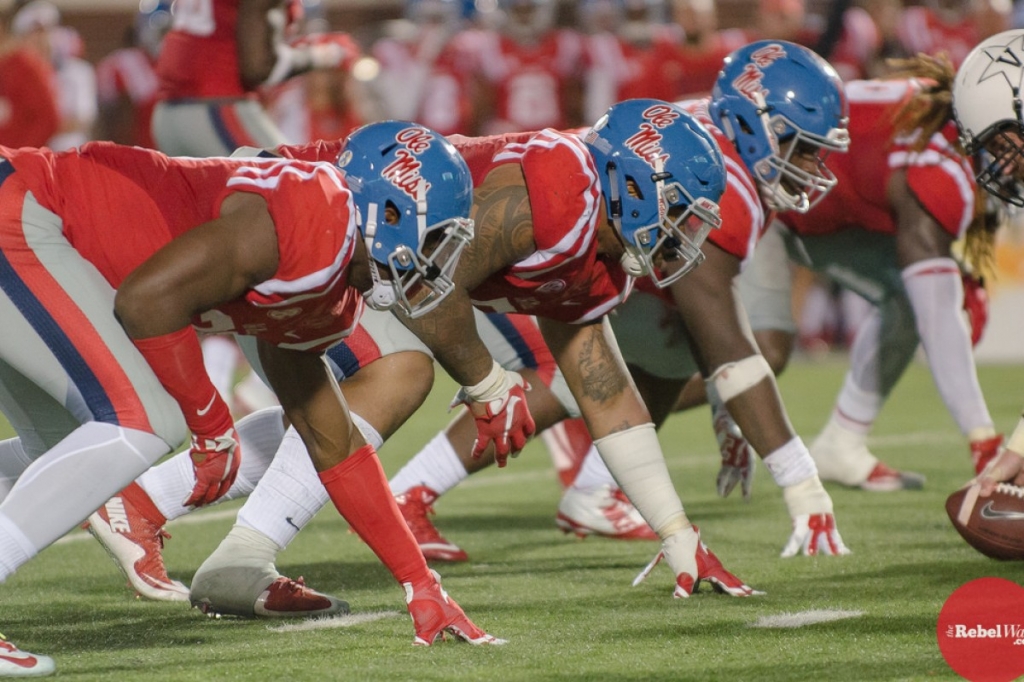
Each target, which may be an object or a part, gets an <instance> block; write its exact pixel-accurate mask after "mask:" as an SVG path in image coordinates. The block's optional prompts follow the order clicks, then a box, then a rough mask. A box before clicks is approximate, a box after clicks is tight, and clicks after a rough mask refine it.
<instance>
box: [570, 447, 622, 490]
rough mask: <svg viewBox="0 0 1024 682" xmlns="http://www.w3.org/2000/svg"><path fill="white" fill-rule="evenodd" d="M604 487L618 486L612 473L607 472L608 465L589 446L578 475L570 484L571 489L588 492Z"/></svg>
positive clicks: (595, 449)
mask: <svg viewBox="0 0 1024 682" xmlns="http://www.w3.org/2000/svg"><path fill="white" fill-rule="evenodd" d="M605 485H610V486H613V487H616V488H617V487H618V485H619V484H618V483H616V482H615V477H614V476H612V472H610V471H608V465H607V464H605V463H604V460H603V459H601V454H600V453H599V452H598V451H597V448H595V447H594V446H593V445H591V446H590V449H589V450H587V454H586V456H585V457H584V458H583V464H582V465H581V466H580V471H579V473H578V474H576V480H574V481H573V482H572V487H573V488H576V489H577V490H585V491H589V490H596V489H598V488H600V487H601V486H605Z"/></svg>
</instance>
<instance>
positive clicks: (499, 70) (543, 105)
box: [476, 30, 582, 133]
mask: <svg viewBox="0 0 1024 682" xmlns="http://www.w3.org/2000/svg"><path fill="white" fill-rule="evenodd" d="M484 35H486V36H487V39H486V40H481V42H480V44H479V46H478V49H479V52H478V53H477V55H476V68H477V69H478V70H479V73H480V74H481V75H482V76H483V78H484V80H485V81H487V82H489V83H490V84H491V85H493V86H494V88H495V96H494V119H493V120H492V121H490V122H488V123H487V124H486V125H487V126H488V129H487V130H486V131H485V132H494V133H505V132H515V131H526V130H541V129H543V128H556V129H560V130H561V129H565V128H568V127H569V125H571V122H570V121H569V120H568V112H567V111H566V108H565V103H564V101H563V97H562V93H563V92H564V91H565V89H566V85H567V83H568V82H569V81H570V80H571V79H574V78H578V77H579V75H580V69H581V64H582V49H581V46H580V38H579V36H578V35H577V34H576V33H574V32H572V31H568V30H554V31H548V32H547V33H545V34H544V36H543V37H541V38H540V39H539V41H538V42H537V44H535V45H523V44H521V43H517V42H516V41H515V40H513V39H511V38H509V37H508V36H506V35H502V34H500V33H496V32H492V33H487V34H484Z"/></svg>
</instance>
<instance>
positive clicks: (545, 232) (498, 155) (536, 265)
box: [453, 130, 633, 323]
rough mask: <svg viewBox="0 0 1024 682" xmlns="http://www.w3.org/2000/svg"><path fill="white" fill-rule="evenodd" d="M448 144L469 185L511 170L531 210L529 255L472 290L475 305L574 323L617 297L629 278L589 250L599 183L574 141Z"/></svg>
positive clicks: (529, 137) (546, 138)
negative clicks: (517, 172)
mask: <svg viewBox="0 0 1024 682" xmlns="http://www.w3.org/2000/svg"><path fill="white" fill-rule="evenodd" d="M453 142H454V143H455V146H456V148H458V150H459V152H460V153H461V154H462V155H463V157H464V158H465V159H466V162H467V163H468V164H469V167H470V171H471V172H472V173H473V181H474V184H479V183H480V182H481V181H482V180H483V178H484V177H486V175H487V173H488V172H490V170H492V169H493V168H496V167H498V166H501V165H504V164H509V163H514V164H517V165H519V166H520V167H521V168H522V171H523V176H524V177H525V179H526V189H527V192H528V194H529V196H530V206H531V209H532V212H533V229H534V237H533V238H534V242H535V243H536V244H537V251H536V252H535V253H533V254H532V255H531V256H529V257H528V258H526V259H524V260H522V261H520V262H518V263H516V264H515V265H512V266H510V267H508V268H506V269H505V270H504V271H502V272H498V273H495V274H494V275H492V276H491V277H489V278H488V279H487V280H486V281H484V282H483V283H482V284H481V285H480V286H478V287H477V288H476V289H474V290H473V291H472V292H471V294H472V297H473V303H474V305H476V307H478V308H480V309H481V310H484V311H487V312H518V313H527V314H530V315H536V316H538V317H546V318H550V319H555V320H560V321H562V322H568V323H578V322H586V321H590V320H594V319H596V318H598V317H600V316H601V315H604V314H605V313H607V312H608V311H609V310H611V309H612V308H614V307H615V306H616V305H618V304H619V303H621V302H622V301H623V300H625V298H626V296H627V295H628V294H629V291H630V289H631V288H632V285H633V280H632V278H630V277H629V276H627V275H626V274H625V272H624V271H623V270H622V267H621V266H620V265H619V263H618V260H617V259H612V258H608V257H606V256H601V255H598V253H597V231H598V224H597V220H598V215H599V206H600V202H601V201H602V198H601V183H600V181H599V179H598V175H597V169H596V168H595V167H594V162H593V159H592V158H591V156H590V153H589V152H588V151H587V148H586V146H585V145H584V144H583V141H582V140H581V139H580V138H579V137H577V136H576V135H573V134H571V133H562V132H557V131H554V130H544V131H541V132H539V133H529V134H520V135H509V136H502V137H496V138H476V139H464V140H460V139H458V138H456V139H454V140H453Z"/></svg>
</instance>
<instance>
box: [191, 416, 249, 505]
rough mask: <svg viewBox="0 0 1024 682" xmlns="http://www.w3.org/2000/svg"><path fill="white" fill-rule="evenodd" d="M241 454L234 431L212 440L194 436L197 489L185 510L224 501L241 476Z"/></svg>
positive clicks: (194, 489) (193, 452)
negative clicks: (239, 472) (237, 478)
mask: <svg viewBox="0 0 1024 682" xmlns="http://www.w3.org/2000/svg"><path fill="white" fill-rule="evenodd" d="M241 454H242V453H241V451H240V450H239V447H238V433H237V432H236V431H235V429H234V427H231V428H229V429H228V430H227V431H225V432H224V433H223V434H221V435H220V436H215V437H212V438H205V437H202V436H192V449H191V451H190V452H189V455H190V456H191V457H192V466H193V467H194V468H195V473H196V485H195V487H194V488H192V494H191V495H189V497H188V499H186V500H185V503H184V506H186V507H191V506H196V507H201V506H203V505H206V504H210V503H211V502H215V501H216V500H218V499H219V498H221V497H223V496H224V495H225V494H226V493H227V492H228V489H229V488H230V487H231V484H232V483H234V482H235V477H236V476H237V475H238V466H239V464H241V462H242V457H241Z"/></svg>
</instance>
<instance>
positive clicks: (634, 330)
mask: <svg viewBox="0 0 1024 682" xmlns="http://www.w3.org/2000/svg"><path fill="white" fill-rule="evenodd" d="M608 319H609V320H610V321H611V325H612V329H613V330H614V332H615V339H616V341H618V344H619V350H620V352H621V353H622V357H623V359H624V360H625V361H626V364H627V365H629V366H630V367H631V368H638V369H640V370H643V372H645V373H646V374H648V375H650V376H652V377H657V378H661V379H673V380H679V381H686V380H687V379H689V378H690V377H691V376H693V375H694V374H695V373H697V372H698V371H699V370H698V367H697V362H696V360H695V358H694V357H693V353H692V351H691V350H690V342H689V337H688V336H687V333H686V326H685V325H684V324H683V319H682V317H681V316H680V315H679V313H678V312H677V311H676V309H675V307H674V306H673V305H672V304H671V303H669V302H668V301H665V300H663V299H661V298H660V297H658V296H656V295H654V294H650V293H647V292H645V291H634V292H633V293H632V294H631V295H630V297H629V298H628V299H626V302H625V303H623V304H622V305H620V306H618V307H617V308H616V309H615V310H614V311H613V312H612V313H611V314H610V315H609V316H608Z"/></svg>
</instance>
